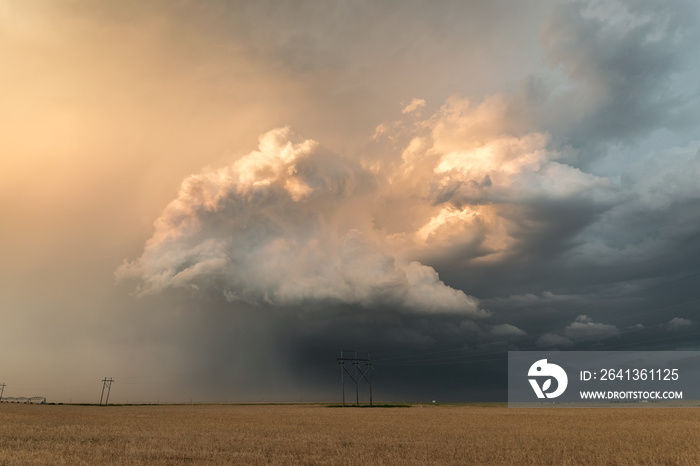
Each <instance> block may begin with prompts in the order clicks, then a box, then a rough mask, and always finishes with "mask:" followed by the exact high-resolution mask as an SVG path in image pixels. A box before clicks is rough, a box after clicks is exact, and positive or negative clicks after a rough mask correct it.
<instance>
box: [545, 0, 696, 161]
mask: <svg viewBox="0 0 700 466" xmlns="http://www.w3.org/2000/svg"><path fill="white" fill-rule="evenodd" d="M542 42H543V46H544V48H545V50H546V52H547V58H548V60H549V62H550V63H552V64H554V65H556V66H558V67H561V69H562V70H563V71H564V72H565V73H566V75H567V76H568V77H569V79H570V87H569V86H566V85H565V86H563V90H562V91H561V94H560V95H559V96H558V97H556V100H557V102H558V105H560V106H561V107H560V108H558V109H556V108H555V109H553V110H554V116H555V117H556V118H558V119H560V121H559V123H557V122H553V126H554V128H556V130H555V131H556V132H557V133H558V134H559V135H560V136H561V137H562V139H563V141H564V142H565V143H568V144H572V145H573V146H574V147H577V148H582V149H585V148H588V147H592V148H595V149H598V150H601V151H604V150H605V148H604V147H601V144H604V143H608V142H618V143H623V144H629V143H633V142H638V141H639V140H640V138H642V139H643V137H644V136H645V135H647V134H648V133H650V132H654V131H657V130H659V129H661V128H674V127H679V126H681V127H682V126H686V125H687V123H684V122H682V121H681V120H682V119H688V118H697V116H698V103H699V100H698V98H699V97H700V96H699V95H698V92H697V91H698V90H697V86H695V85H693V84H692V82H693V80H695V77H696V76H697V63H698V58H699V56H698V50H697V47H696V44H697V42H698V8H697V3H696V2H693V1H687V0H678V1H669V2H653V1H640V2H636V1H615V2H582V1H574V2H566V3H562V4H560V5H559V6H557V7H556V8H555V11H554V14H553V15H552V18H551V20H550V21H549V22H548V23H547V24H546V26H545V27H544V28H543V31H542ZM562 125H565V126H562ZM585 155H586V156H590V155H591V154H585Z"/></svg>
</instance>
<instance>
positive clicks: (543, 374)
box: [527, 359, 569, 398]
mask: <svg viewBox="0 0 700 466" xmlns="http://www.w3.org/2000/svg"><path fill="white" fill-rule="evenodd" d="M527 375H528V377H536V378H534V379H528V380H529V381H530V385H532V389H533V390H534V391H535V395H537V398H545V397H546V398H556V397H558V396H559V395H561V394H562V393H564V390H566V386H567V384H568V383H569V378H568V377H567V376H566V371H565V370H564V369H562V368H561V367H560V366H557V365H556V364H550V363H548V362H547V360H546V359H540V360H539V361H537V362H535V363H534V364H533V365H532V366H530V370H529V371H528V372H527ZM552 379H555V380H556V381H557V387H556V390H554V391H552V392H548V391H547V390H549V389H550V388H552ZM538 380H541V381H542V385H540V383H539V381H538Z"/></svg>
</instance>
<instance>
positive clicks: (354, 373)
mask: <svg viewBox="0 0 700 466" xmlns="http://www.w3.org/2000/svg"><path fill="white" fill-rule="evenodd" d="M344 353H350V354H352V355H353V356H352V357H345V355H344ZM337 361H338V364H340V385H341V386H342V389H343V406H345V376H346V375H347V376H348V378H349V379H350V380H352V381H353V383H354V384H355V406H360V381H361V380H362V379H364V380H365V382H367V383H368V384H369V405H370V406H372V359H371V357H370V354H369V353H367V357H366V358H358V357H357V351H343V350H340V357H339V358H337ZM348 366H350V368H351V369H349V368H348ZM360 366H362V367H360Z"/></svg>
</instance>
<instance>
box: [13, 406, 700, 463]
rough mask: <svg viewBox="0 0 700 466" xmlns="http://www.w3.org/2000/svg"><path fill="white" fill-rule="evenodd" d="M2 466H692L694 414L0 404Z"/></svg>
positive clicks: (697, 431)
mask: <svg viewBox="0 0 700 466" xmlns="http://www.w3.org/2000/svg"><path fill="white" fill-rule="evenodd" d="M0 464H2V465H15V464H17V465H19V464H21V465H32V464H36V465H39V464H40V465H46V464H51V465H61V464H66V465H78V464H86V465H94V464H125V465H126V464H128V465H146V464H147V465H166V464H168V465H169V464H205V465H206V464H253V465H254V464H421V465H422V464H530V465H540V464H561V465H565V464H629V465H632V464H634V465H640V464H649V465H652V464H653V465H658V464H687V465H691V464H692V465H697V464H700V409H693V408H649V409H624V408H603V409H508V408H506V407H504V406H425V407H421V406H412V407H410V408H372V409H363V408H360V409H358V408H330V407H326V406H323V405H172V406H106V407H105V406H103V407H99V406H50V405H44V406H36V405H16V404H15V405H13V404H0Z"/></svg>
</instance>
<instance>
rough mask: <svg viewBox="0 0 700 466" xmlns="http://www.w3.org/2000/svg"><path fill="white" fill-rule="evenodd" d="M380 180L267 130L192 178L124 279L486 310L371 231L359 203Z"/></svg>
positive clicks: (295, 299) (154, 286) (228, 291)
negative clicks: (250, 148)
mask: <svg viewBox="0 0 700 466" xmlns="http://www.w3.org/2000/svg"><path fill="white" fill-rule="evenodd" d="M376 183H377V180H376V179H375V176H374V175H373V174H372V173H370V172H368V171H367V170H365V169H363V168H362V167H361V166H360V165H359V164H357V163H354V162H352V161H350V160H347V159H345V158H342V157H340V156H337V155H334V154H331V153H329V152H326V151H324V150H323V149H321V148H320V146H319V144H318V143H316V142H315V141H312V140H308V139H307V140H302V139H299V138H298V137H296V136H295V135H294V134H293V133H292V132H291V130H290V129H289V128H280V129H275V130H272V131H270V132H268V133H266V134H264V135H263V136H261V138H260V145H259V148H258V150H257V151H255V152H252V153H250V154H249V155H247V156H245V157H243V158H241V159H240V160H238V161H237V162H235V163H234V164H233V165H232V166H230V167H226V168H223V169H220V170H216V171H213V172H209V173H203V174H199V175H193V176H190V177H189V178H187V179H186V180H185V181H184V182H183V183H182V186H181V189H180V192H179V194H178V197H177V199H175V200H174V201H173V202H171V203H170V204H169V205H168V206H167V207H166V209H165V211H164V212H163V214H162V215H161V216H160V218H159V219H158V220H157V221H156V222H155V232H154V234H153V236H152V238H151V239H150V240H149V241H148V242H147V244H146V246H145V250H144V253H143V255H142V256H141V257H140V258H139V259H137V260H135V261H132V262H125V263H124V264H123V265H122V266H121V267H120V268H119V269H118V270H117V272H116V274H117V277H118V278H120V279H125V278H128V277H132V278H136V279H137V280H138V282H139V285H138V290H139V292H140V293H149V292H157V291H161V290H163V289H165V288H168V287H187V288H193V289H204V290H211V289H216V290H219V291H220V292H221V293H223V294H224V295H225V296H226V297H227V299H229V300H231V301H235V300H243V301H247V302H251V303H268V304H271V305H300V304H304V303H318V302H333V303H347V304H359V305H361V306H364V307H367V308H373V307H390V308H392V309H397V310H400V311H404V312H416V313H460V314H463V315H467V316H472V317H479V316H485V315H487V312H486V311H484V310H481V309H479V303H478V300H477V299H476V298H473V297H471V296H468V295H467V294H465V293H464V292H463V291H460V290H456V289H454V288H451V287H449V286H447V285H445V284H444V283H443V282H442V281H441V280H440V279H439V277H438V274H437V272H436V271H435V270H434V269H433V268H431V267H428V266H425V265H422V264H420V263H418V262H416V261H410V260H406V259H403V258H401V257H396V256H395V255H394V254H392V253H391V250H390V248H387V247H386V245H385V244H383V240H382V238H381V237H379V236H378V235H377V234H376V232H375V231H373V230H372V229H371V228H370V227H368V225H370V224H371V221H370V216H369V215H368V214H367V212H366V210H367V209H366V208H363V203H366V202H367V201H368V199H367V196H368V195H370V194H371V193H372V192H374V191H375V190H376Z"/></svg>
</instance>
